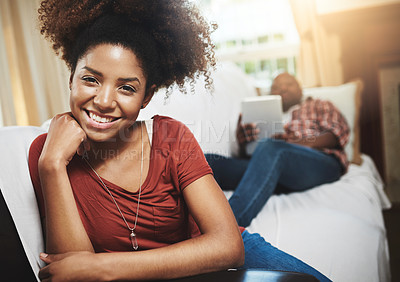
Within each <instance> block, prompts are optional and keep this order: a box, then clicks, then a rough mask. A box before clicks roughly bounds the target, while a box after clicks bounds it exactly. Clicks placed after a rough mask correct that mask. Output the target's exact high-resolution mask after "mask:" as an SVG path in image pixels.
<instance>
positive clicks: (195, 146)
mask: <svg viewBox="0 0 400 282" xmlns="http://www.w3.org/2000/svg"><path fill="white" fill-rule="evenodd" d="M180 127H181V128H180V130H179V131H180V138H179V142H178V144H179V148H178V151H177V153H178V158H177V174H178V180H179V185H180V187H181V189H182V190H183V189H184V188H185V187H187V186H188V185H189V184H191V183H192V182H194V181H195V180H197V179H199V178H200V177H202V176H205V175H207V174H212V170H211V168H210V166H209V165H208V162H207V160H206V158H205V156H204V153H203V151H202V150H201V147H200V145H199V143H198V142H197V140H196V138H195V137H194V135H193V134H192V132H191V131H190V130H189V129H188V128H187V127H186V126H185V125H184V124H180Z"/></svg>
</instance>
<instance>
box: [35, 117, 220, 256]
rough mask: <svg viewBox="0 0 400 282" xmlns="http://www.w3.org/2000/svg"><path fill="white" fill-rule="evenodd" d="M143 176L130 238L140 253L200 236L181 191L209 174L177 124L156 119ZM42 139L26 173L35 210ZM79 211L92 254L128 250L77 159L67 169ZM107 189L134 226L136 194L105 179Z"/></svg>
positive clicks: (110, 206) (107, 204)
mask: <svg viewBox="0 0 400 282" xmlns="http://www.w3.org/2000/svg"><path fill="white" fill-rule="evenodd" d="M153 119H154V123H153V139H152V146H151V153H150V165H149V171H148V175H147V177H146V179H145V181H144V183H143V185H142V193H141V198H140V209H139V216H138V221H137V227H136V230H135V233H136V235H137V240H138V244H139V250H145V249H153V248H159V247H163V246H167V245H170V244H174V243H177V242H180V241H183V240H185V239H188V238H191V237H194V236H197V235H199V234H200V232H199V229H198V227H197V225H196V224H195V223H194V220H193V219H192V218H191V216H190V215H189V212H188V208H187V205H186V203H185V201H184V198H183V195H182V191H183V190H184V189H185V187H187V186H188V185H189V184H190V183H192V182H193V181H195V180H197V179H199V178H200V177H202V176H205V175H206V174H211V173H212V170H211V168H210V167H209V165H208V163H207V161H206V159H205V157H204V154H203V152H202V150H201V149H200V146H199V145H198V143H197V141H196V140H195V138H194V136H193V134H192V133H191V132H190V130H189V129H188V128H187V127H186V126H185V125H184V124H182V123H180V122H178V121H176V120H174V119H171V118H168V117H162V116H155V117H154V118H153ZM46 136H47V134H43V135H40V136H39V137H38V138H36V139H35V141H34V142H33V143H32V145H31V148H30V152H29V169H30V173H31V178H32V182H33V186H34V188H35V193H36V196H37V200H38V204H39V210H40V213H41V215H42V217H43V216H44V201H43V195H42V190H41V184H40V179H39V175H38V159H39V157H40V154H41V151H42V149H43V145H44V142H45V140H46ZM67 171H68V176H69V179H70V182H71V186H72V190H73V193H74V196H75V201H76V204H77V207H78V211H79V214H80V217H81V220H82V222H83V225H84V227H85V229H86V232H87V234H88V235H89V238H90V240H91V242H92V244H93V247H94V249H95V251H96V252H112V251H132V244H131V241H130V238H129V234H130V231H129V230H128V228H127V227H126V225H125V223H124V221H123V219H122V217H121V215H120V213H119V212H118V210H117V208H116V206H115V204H114V202H113V201H112V199H111V197H110V195H109V194H108V192H107V191H106V190H105V188H104V187H103V186H102V184H101V182H100V181H99V179H98V177H97V176H96V175H95V174H94V172H93V171H92V170H91V168H90V167H89V166H88V165H87V164H86V162H85V160H83V159H82V158H81V157H79V156H78V155H75V156H74V158H73V159H72V161H71V162H70V164H69V165H68V167H67ZM102 180H103V181H104V183H105V184H106V185H107V187H108V188H109V190H110V191H111V193H112V195H113V196H114V198H115V200H116V202H117V203H118V205H119V207H120V209H121V211H122V213H123V214H124V216H125V218H126V220H127V221H128V224H129V226H130V227H133V226H134V222H135V216H136V208H137V198H138V192H136V193H132V192H129V191H126V190H125V189H123V188H122V187H119V186H117V185H115V184H113V183H111V182H109V181H107V180H106V179H102Z"/></svg>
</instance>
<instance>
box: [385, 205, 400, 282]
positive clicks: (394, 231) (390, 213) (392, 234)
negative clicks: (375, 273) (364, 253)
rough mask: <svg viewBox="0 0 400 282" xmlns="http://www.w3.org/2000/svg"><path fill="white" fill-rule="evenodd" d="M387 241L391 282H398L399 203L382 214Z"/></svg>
mask: <svg viewBox="0 0 400 282" xmlns="http://www.w3.org/2000/svg"><path fill="white" fill-rule="evenodd" d="M383 217H384V220H385V225H386V229H387V237H388V241H389V253H390V269H391V271H392V282H400V203H399V202H397V203H394V204H393V206H392V208H391V209H390V210H387V211H384V212H383Z"/></svg>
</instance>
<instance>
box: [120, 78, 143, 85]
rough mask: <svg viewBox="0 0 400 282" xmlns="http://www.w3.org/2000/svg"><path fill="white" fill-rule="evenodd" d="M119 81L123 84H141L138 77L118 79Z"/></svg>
mask: <svg viewBox="0 0 400 282" xmlns="http://www.w3.org/2000/svg"><path fill="white" fill-rule="evenodd" d="M118 80H119V81H123V82H132V81H137V82H138V83H139V84H140V80H139V78H137V77H127V78H118Z"/></svg>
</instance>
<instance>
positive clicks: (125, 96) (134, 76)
mask: <svg viewBox="0 0 400 282" xmlns="http://www.w3.org/2000/svg"><path fill="white" fill-rule="evenodd" d="M70 87H71V96H70V107H71V112H72V114H73V116H74V117H75V119H76V120H77V121H78V123H79V124H80V126H81V127H82V129H83V130H84V131H85V132H86V134H87V136H88V138H89V139H90V140H92V141H94V142H102V141H108V140H113V139H114V138H117V140H118V139H119V137H121V136H127V135H126V130H127V129H129V128H130V127H131V126H132V125H133V124H134V123H135V121H136V118H137V116H138V114H139V111H140V109H141V107H142V106H143V107H145V106H146V105H147V103H148V102H150V99H151V97H152V95H153V92H152V89H154V88H153V87H151V88H150V90H148V92H147V95H146V77H145V76H144V73H143V71H142V68H141V67H140V62H139V60H138V58H137V57H136V56H135V54H134V53H133V52H132V51H131V50H130V49H127V48H125V47H122V46H119V45H112V44H100V45H97V46H95V47H92V48H90V49H89V50H88V51H87V52H86V53H85V55H84V56H82V57H81V58H80V59H79V60H78V62H77V65H76V68H75V71H74V73H73V75H72V77H71V81H70Z"/></svg>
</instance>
